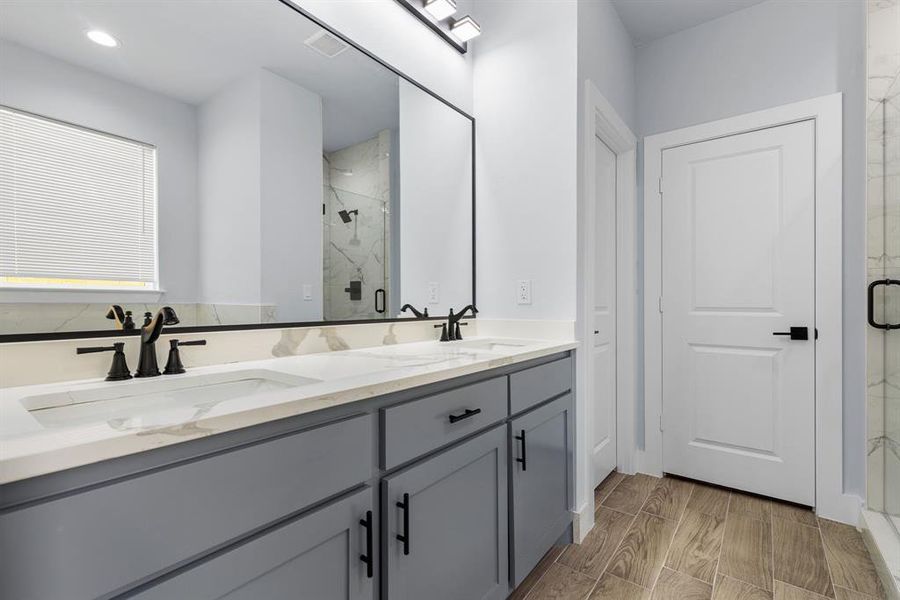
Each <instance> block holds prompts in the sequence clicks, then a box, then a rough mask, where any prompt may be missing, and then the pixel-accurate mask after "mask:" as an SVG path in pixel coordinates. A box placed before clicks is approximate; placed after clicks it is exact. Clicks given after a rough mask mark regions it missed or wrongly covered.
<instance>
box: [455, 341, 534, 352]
mask: <svg viewBox="0 0 900 600" xmlns="http://www.w3.org/2000/svg"><path fill="white" fill-rule="evenodd" d="M533 343H534V342H527V341H524V340H469V341H462V342H457V343H456V345H457V346H458V347H460V348H467V349H469V350H486V351H488V352H492V351H510V350H515V349H517V348H523V347H525V346H529V345H531V344H533Z"/></svg>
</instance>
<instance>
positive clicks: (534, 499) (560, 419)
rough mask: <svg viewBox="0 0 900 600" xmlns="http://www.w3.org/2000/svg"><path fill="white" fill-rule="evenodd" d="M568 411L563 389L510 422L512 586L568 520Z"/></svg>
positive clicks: (570, 433)
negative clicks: (552, 399) (556, 395)
mask: <svg viewBox="0 0 900 600" xmlns="http://www.w3.org/2000/svg"><path fill="white" fill-rule="evenodd" d="M572 411H573V408H572V395H571V394H567V395H565V396H563V397H561V398H559V399H557V400H554V401H553V402H550V403H549V404H546V405H544V406H542V407H540V408H537V409H535V410H533V411H531V412H529V413H526V414H524V415H522V416H521V417H519V418H517V419H514V420H513V421H511V422H510V436H511V442H512V446H511V447H512V460H511V461H510V464H511V465H512V468H511V471H512V494H513V498H512V511H513V519H512V521H513V535H512V544H513V552H512V557H513V564H512V573H513V577H512V580H513V581H512V582H513V585H514V586H517V585H519V584H520V583H522V580H523V579H524V578H525V576H526V575H528V573H529V572H530V571H531V570H532V569H533V568H534V567H535V565H537V563H538V561H539V560H540V559H541V557H542V556H543V555H544V553H545V552H547V550H549V549H550V546H552V545H553V543H554V542H555V541H556V540H557V539H558V538H559V537H560V536H561V535H563V533H565V531H566V528H567V527H568V526H569V524H570V523H571V522H572V513H571V510H570V509H571V504H572V503H571V498H572V481H573V471H572V456H573V441H574V440H573V438H574V436H573V425H572V424H573V420H572V416H573V415H572Z"/></svg>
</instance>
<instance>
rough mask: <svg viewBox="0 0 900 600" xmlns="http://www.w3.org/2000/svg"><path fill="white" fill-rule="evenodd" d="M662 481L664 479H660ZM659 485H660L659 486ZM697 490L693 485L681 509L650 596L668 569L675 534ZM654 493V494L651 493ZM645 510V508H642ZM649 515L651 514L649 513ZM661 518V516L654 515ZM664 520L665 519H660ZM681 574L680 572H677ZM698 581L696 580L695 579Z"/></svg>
mask: <svg viewBox="0 0 900 600" xmlns="http://www.w3.org/2000/svg"><path fill="white" fill-rule="evenodd" d="M660 481H662V479H660ZM657 485H658V484H657ZM696 488H697V485H696V484H693V483H692V484H691V493H690V495H689V496H688V500H687V502H685V503H684V508H682V509H681V514H680V515H679V516H678V519H677V520H676V521H675V529H673V530H672V537H671V538H669V545H668V547H667V548H666V555H665V556H664V557H663V561H662V565H661V566H660V567H659V573H657V574H656V579H654V580H653V585H651V586H650V596H651V597H652V596H653V592H654V591H655V590H656V585H657V584H658V583H659V578H660V576H662V572H663V569H665V568H666V563H667V562H668V561H669V553H670V552H671V551H672V543H673V542H674V541H675V534H676V533H678V528H679V527H681V522H682V521H683V520H684V513H685V512H686V511H687V503H688V502H690V501H691V496H693V495H694V490H695V489H696ZM651 493H652V492H651ZM649 499H650V494H647V498H646V499H644V504H645V505H646V504H647V500H649ZM641 508H642V509H643V506H641ZM647 514H648V515H649V514H650V513H647ZM652 516H659V515H652ZM659 518H660V519H663V517H659ZM663 520H665V519H663ZM677 572H679V573H680V571H677ZM688 577H690V575H688ZM695 579H696V578H695Z"/></svg>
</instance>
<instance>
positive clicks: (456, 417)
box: [449, 408, 481, 423]
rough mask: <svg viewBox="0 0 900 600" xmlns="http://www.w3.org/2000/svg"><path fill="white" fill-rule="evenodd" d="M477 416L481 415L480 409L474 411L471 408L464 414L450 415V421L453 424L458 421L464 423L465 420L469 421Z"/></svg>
mask: <svg viewBox="0 0 900 600" xmlns="http://www.w3.org/2000/svg"><path fill="white" fill-rule="evenodd" d="M477 414H481V409H480V408H476V409H474V410H473V409H471V408H467V409H466V410H465V411H463V414H461V415H450V417H449V419H450V422H451V423H456V422H457V421H462V420H463V419H468V418H469V417H474V416H475V415H477Z"/></svg>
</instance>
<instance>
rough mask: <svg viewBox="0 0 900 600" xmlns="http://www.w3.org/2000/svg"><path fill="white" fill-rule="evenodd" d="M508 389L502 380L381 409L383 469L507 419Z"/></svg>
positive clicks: (477, 384)
mask: <svg viewBox="0 0 900 600" xmlns="http://www.w3.org/2000/svg"><path fill="white" fill-rule="evenodd" d="M506 388H507V384H506V378H505V377H499V378H497V379H490V380H488V381H483V382H481V383H476V384H473V385H468V386H466V387H462V388H459V389H455V390H451V391H449V392H444V393H442V394H436V395H434V396H428V397H426V398H422V399H420V400H413V401H412V402H407V403H405V404H398V405H396V406H391V407H388V408H383V409H381V419H382V421H381V422H382V436H383V438H382V439H383V440H384V444H383V445H382V448H383V456H382V468H384V469H391V468H393V467H396V466H397V465H399V464H402V463H404V462H407V461H409V460H412V459H414V458H416V457H417V456H420V455H422V454H425V453H426V452H429V451H431V450H434V449H435V448H440V447H441V446H443V445H445V444H448V443H450V442H452V441H454V440H457V439H459V438H461V437H464V436H466V435H468V434H470V433H474V432H476V431H478V430H479V429H482V428H484V427H487V426H488V425H490V424H492V423H496V422H497V421H500V420H501V419H503V418H505V417H506V394H507V389H506ZM467 411H469V412H468V413H467ZM473 411H480V412H478V413H474V412H473ZM467 415H468V416H467ZM451 417H452V419H451ZM460 417H462V418H460Z"/></svg>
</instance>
